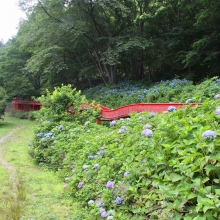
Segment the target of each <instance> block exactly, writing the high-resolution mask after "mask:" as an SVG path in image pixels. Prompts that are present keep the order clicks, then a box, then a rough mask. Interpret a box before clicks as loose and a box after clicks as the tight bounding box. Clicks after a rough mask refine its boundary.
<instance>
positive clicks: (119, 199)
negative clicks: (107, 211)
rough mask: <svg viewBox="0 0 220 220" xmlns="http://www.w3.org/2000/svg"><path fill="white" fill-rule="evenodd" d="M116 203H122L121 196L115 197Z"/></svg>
mask: <svg viewBox="0 0 220 220" xmlns="http://www.w3.org/2000/svg"><path fill="white" fill-rule="evenodd" d="M115 203H116V205H120V204H121V203H122V198H120V197H117V198H116V200H115Z"/></svg>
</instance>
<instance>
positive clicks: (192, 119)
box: [31, 96, 220, 220]
mask: <svg viewBox="0 0 220 220" xmlns="http://www.w3.org/2000/svg"><path fill="white" fill-rule="evenodd" d="M213 97H214V96H212V98H211V99H206V100H205V101H204V102H203V103H202V105H199V106H196V107H194V108H190V106H186V107H185V108H184V109H177V110H175V111H170V112H168V113H163V114H153V113H147V112H144V113H139V114H135V113H133V114H131V117H130V118H127V119H123V120H117V121H115V122H109V123H108V126H106V125H105V126H103V125H102V124H101V125H97V124H96V123H92V122H89V121H86V122H85V123H84V124H79V123H78V124H77V123H73V122H71V121H65V122H63V121H60V122H59V123H57V124H54V123H53V122H47V123H51V124H52V125H51V126H48V125H47V123H45V124H42V125H41V127H40V128H39V129H38V130H37V132H36V136H35V140H34V142H33V145H32V148H31V151H32V152H34V156H35V159H36V161H37V162H38V163H44V164H47V165H48V166H49V167H50V168H52V169H54V170H55V171H57V173H58V174H59V175H60V177H61V178H62V179H63V181H64V184H65V188H62V189H60V190H61V193H63V196H70V197H72V198H73V203H74V202H78V203H80V204H81V211H80V214H79V215H78V216H77V218H78V219H120V220H127V219H136V220H141V219H143V220H144V219H152V220H154V219H160V220H167V219H176V220H178V219H179V220H181V219H184V220H191V219H193V220H196V219H219V206H220V199H219V198H220V157H219V155H220V153H219V151H220V139H219V135H220V128H219V122H220V117H219V115H218V114H216V109H218V108H219V106H220V100H219V99H214V98H213ZM152 115H153V116H152ZM140 118H141V120H140ZM61 125H62V126H61ZM48 128H51V129H50V130H48ZM88 130H89V131H90V132H87V131H88ZM122 130H123V132H122ZM45 131H46V132H45ZM119 131H120V132H119ZM39 134H40V135H39ZM67 178H68V181H67ZM77 218H76V219H77Z"/></svg>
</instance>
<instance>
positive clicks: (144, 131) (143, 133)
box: [141, 129, 153, 137]
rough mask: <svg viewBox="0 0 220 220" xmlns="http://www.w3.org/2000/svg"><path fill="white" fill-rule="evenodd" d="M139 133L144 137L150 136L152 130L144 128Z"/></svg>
mask: <svg viewBox="0 0 220 220" xmlns="http://www.w3.org/2000/svg"><path fill="white" fill-rule="evenodd" d="M141 135H142V136H145V137H151V136H153V131H152V130H150V129H145V130H143V131H142V132H141Z"/></svg>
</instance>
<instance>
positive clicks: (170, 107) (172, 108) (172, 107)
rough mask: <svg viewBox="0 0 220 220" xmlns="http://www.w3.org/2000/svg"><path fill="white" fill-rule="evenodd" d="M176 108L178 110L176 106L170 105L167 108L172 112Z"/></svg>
mask: <svg viewBox="0 0 220 220" xmlns="http://www.w3.org/2000/svg"><path fill="white" fill-rule="evenodd" d="M174 110H176V107H175V106H169V107H168V109H167V111H168V112H172V111H174Z"/></svg>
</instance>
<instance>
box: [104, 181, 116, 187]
mask: <svg viewBox="0 0 220 220" xmlns="http://www.w3.org/2000/svg"><path fill="white" fill-rule="evenodd" d="M114 185H115V183H114V182H112V181H108V182H107V183H106V188H108V189H111V188H112V187H113V186H114Z"/></svg>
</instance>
